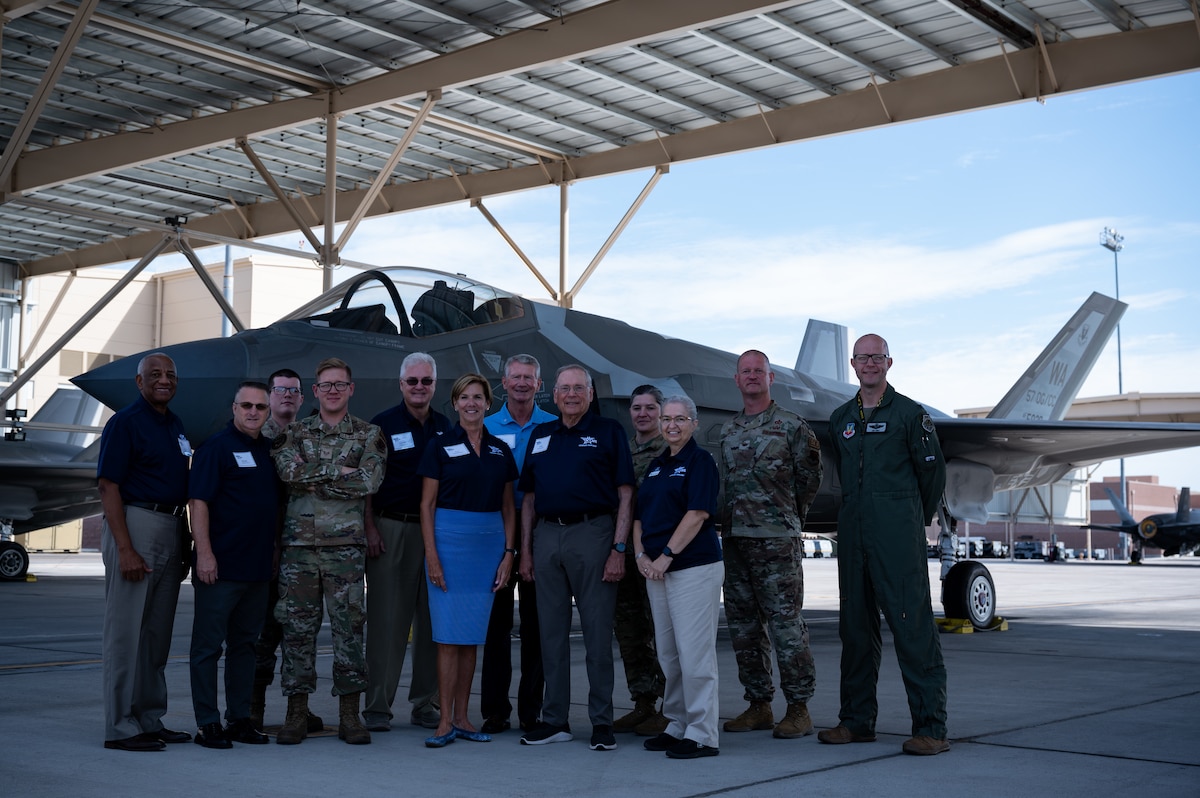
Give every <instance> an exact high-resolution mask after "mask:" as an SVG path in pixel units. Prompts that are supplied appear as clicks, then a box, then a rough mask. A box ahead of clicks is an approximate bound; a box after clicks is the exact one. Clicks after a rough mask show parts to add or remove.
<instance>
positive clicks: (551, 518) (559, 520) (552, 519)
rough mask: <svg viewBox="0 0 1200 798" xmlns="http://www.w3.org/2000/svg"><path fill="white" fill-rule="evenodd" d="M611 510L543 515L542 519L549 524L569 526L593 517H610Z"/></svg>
mask: <svg viewBox="0 0 1200 798" xmlns="http://www.w3.org/2000/svg"><path fill="white" fill-rule="evenodd" d="M612 514H613V511H612V510H605V511H604V512H601V513H578V514H576V515H543V516H542V520H543V521H545V522H547V523H550V524H558V525H559V526H570V525H571V524H582V523H583V522H585V521H591V520H592V519H593V518H611V517H612Z"/></svg>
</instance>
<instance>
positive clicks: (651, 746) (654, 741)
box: [642, 732, 683, 751]
mask: <svg viewBox="0 0 1200 798" xmlns="http://www.w3.org/2000/svg"><path fill="white" fill-rule="evenodd" d="M681 742H683V741H682V740H680V739H679V738H678V737H676V736H675V735H673V734H667V733H666V732H663V733H662V734H660V735H658V736H656V737H651V738H650V739H649V740H646V741H645V742H644V743H642V748H645V749H646V750H647V751H669V750H671V748H673V747H674V746H676V745H679V744H680V743H681Z"/></svg>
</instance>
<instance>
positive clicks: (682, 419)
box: [659, 416, 692, 427]
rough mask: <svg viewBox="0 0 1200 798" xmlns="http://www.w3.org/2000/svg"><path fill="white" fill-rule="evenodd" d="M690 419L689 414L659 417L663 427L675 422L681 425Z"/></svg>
mask: <svg viewBox="0 0 1200 798" xmlns="http://www.w3.org/2000/svg"><path fill="white" fill-rule="evenodd" d="M691 420H692V417H691V416H663V417H662V418H661V419H659V421H661V422H662V425H663V426H664V427H665V426H667V425H668V424H675V425H678V426H680V427H682V426H683V425H684V424H686V423H688V422H689V421H691Z"/></svg>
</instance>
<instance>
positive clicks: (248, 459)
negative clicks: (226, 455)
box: [233, 452, 257, 468]
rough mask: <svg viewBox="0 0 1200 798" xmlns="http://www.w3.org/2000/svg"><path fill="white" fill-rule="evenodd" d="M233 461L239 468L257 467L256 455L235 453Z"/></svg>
mask: <svg viewBox="0 0 1200 798" xmlns="http://www.w3.org/2000/svg"><path fill="white" fill-rule="evenodd" d="M233 460H234V462H235V463H237V464H238V468H254V467H255V466H256V465H257V464H256V463H255V462H254V455H253V454H251V453H250V452H234V453H233Z"/></svg>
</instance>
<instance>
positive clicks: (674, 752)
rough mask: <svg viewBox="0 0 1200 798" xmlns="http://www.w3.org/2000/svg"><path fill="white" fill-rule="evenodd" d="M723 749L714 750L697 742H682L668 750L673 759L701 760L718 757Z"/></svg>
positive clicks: (668, 754)
mask: <svg viewBox="0 0 1200 798" xmlns="http://www.w3.org/2000/svg"><path fill="white" fill-rule="evenodd" d="M719 753H721V749H719V748H712V747H710V746H707V745H703V744H702V743H698V742H696V741H695V740H680V741H679V742H678V743H677V744H676V745H674V746H672V747H671V748H668V749H667V756H668V757H670V758H671V759H699V758H700V757H702V756H716V755H717V754H719Z"/></svg>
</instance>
